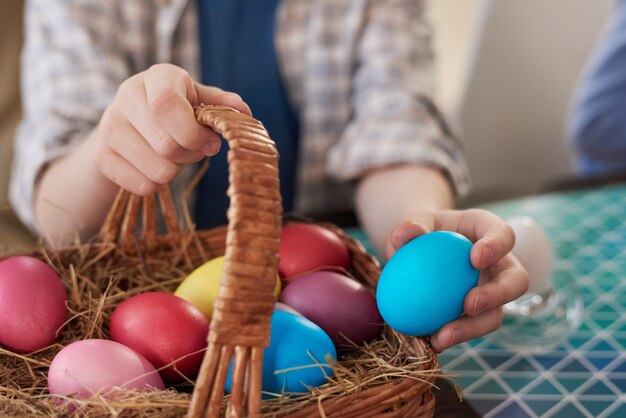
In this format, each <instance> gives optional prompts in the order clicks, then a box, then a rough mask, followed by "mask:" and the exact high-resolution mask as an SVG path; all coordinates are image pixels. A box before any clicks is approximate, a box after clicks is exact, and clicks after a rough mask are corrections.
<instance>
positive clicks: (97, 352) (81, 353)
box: [48, 339, 164, 399]
mask: <svg viewBox="0 0 626 418" xmlns="http://www.w3.org/2000/svg"><path fill="white" fill-rule="evenodd" d="M114 387H120V388H126V389H135V390H139V391H144V390H150V389H161V390H162V389H164V385H163V380H162V379H161V376H159V373H158V372H157V371H156V370H155V368H154V366H152V364H150V362H149V361H148V360H147V359H146V358H145V357H143V356H142V355H140V354H138V353H136V352H135V351H133V350H131V349H130V348H128V347H126V346H124V345H122V344H119V343H116V342H115V341H108V340H98V339H93V340H83V341H77V342H74V343H72V344H70V345H68V346H66V347H65V348H63V349H62V350H61V351H59V352H58V353H57V355H56V356H55V357H54V359H53V360H52V363H50V368H49V370H48V390H49V392H50V393H51V394H52V395H61V396H67V395H73V396H75V397H77V398H79V399H87V398H89V397H90V396H92V395H93V394H96V393H106V392H108V391H110V390H111V389H112V388H114Z"/></svg>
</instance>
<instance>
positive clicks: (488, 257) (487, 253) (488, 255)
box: [481, 245, 493, 268]
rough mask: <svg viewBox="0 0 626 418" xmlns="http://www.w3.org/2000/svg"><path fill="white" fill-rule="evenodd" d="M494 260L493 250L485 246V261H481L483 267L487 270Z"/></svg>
mask: <svg viewBox="0 0 626 418" xmlns="http://www.w3.org/2000/svg"><path fill="white" fill-rule="evenodd" d="M492 259H493V251H492V249H491V247H488V246H486V245H485V246H484V247H483V259H482V261H481V264H482V265H481V267H482V268H485V267H487V266H489V265H490V264H491V263H492V261H493V260H492Z"/></svg>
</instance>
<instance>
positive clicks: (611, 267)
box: [352, 185, 626, 418]
mask: <svg viewBox="0 0 626 418" xmlns="http://www.w3.org/2000/svg"><path fill="white" fill-rule="evenodd" d="M485 208H486V209H489V210H492V211H494V212H495V213H497V214H499V215H500V216H502V217H504V218H507V217H511V216H516V215H527V216H530V217H532V218H534V219H535V220H536V221H537V222H538V223H539V224H540V225H541V226H542V227H543V228H544V229H545V230H546V232H547V234H548V236H549V238H550V241H551V243H552V245H553V247H554V250H555V257H556V260H555V268H554V272H553V279H554V282H555V283H556V286H568V285H569V284H571V283H573V284H574V285H575V286H577V287H578V289H579V290H580V291H581V292H582V296H583V300H584V309H585V313H584V317H583V320H582V324H581V325H580V327H579V328H578V329H577V330H576V331H575V332H573V333H572V334H571V335H570V337H569V338H568V339H567V340H565V341H564V342H563V343H562V344H561V345H560V346H558V347H557V348H555V349H553V350H550V351H548V352H545V353H542V354H533V353H530V352H513V351H509V350H506V349H504V348H502V347H500V346H498V345H497V344H496V343H495V342H496V337H497V336H496V335H490V336H488V337H486V338H480V339H477V340H473V341H470V342H468V343H465V344H461V345H459V346H457V347H454V348H451V349H449V350H447V351H446V352H444V353H442V354H441V357H440V358H441V363H442V366H443V368H444V371H446V372H448V373H454V374H459V375H460V376H459V377H457V378H455V380H456V381H458V382H459V383H460V384H461V386H462V388H463V394H464V397H465V400H467V401H469V402H470V404H471V405H472V406H473V407H474V408H475V409H477V410H478V411H479V412H480V413H481V414H482V415H483V416H485V417H498V418H517V417H542V418H543V417H546V418H547V417H557V418H561V417H563V418H577V417H586V418H596V417H597V418H605V417H611V418H624V417H626V403H625V401H626V186H624V185H618V186H607V187H603V188H598V189H589V190H582V191H575V192H564V193H554V194H547V195H539V196H533V197H528V198H523V199H517V200H510V201H505V202H501V203H497V204H491V205H488V206H485ZM352 232H355V231H352ZM355 235H357V236H358V237H359V238H362V237H363V236H362V235H359V234H358V233H356V232H355Z"/></svg>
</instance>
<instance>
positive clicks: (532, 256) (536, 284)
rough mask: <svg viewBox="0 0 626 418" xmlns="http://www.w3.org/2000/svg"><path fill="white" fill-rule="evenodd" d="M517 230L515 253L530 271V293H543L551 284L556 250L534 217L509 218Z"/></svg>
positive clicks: (514, 229)
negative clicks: (554, 250)
mask: <svg viewBox="0 0 626 418" xmlns="http://www.w3.org/2000/svg"><path fill="white" fill-rule="evenodd" d="M507 223H508V224H509V225H510V226H511V227H512V228H513V231H515V237H516V238H515V246H514V247H513V255H515V256H516V257H517V258H518V260H519V261H520V262H521V263H522V265H523V266H524V268H526V270H527V271H528V276H529V280H530V287H529V288H528V292H529V293H541V292H542V291H544V290H545V289H546V288H548V287H550V286H551V276H552V264H553V260H554V252H553V250H552V245H551V244H550V240H549V239H548V236H547V235H546V233H545V231H544V230H543V228H541V226H539V225H538V224H537V223H536V222H535V221H534V220H533V219H532V218H530V217H528V216H516V217H512V218H509V219H507Z"/></svg>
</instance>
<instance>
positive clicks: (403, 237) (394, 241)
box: [385, 221, 430, 259]
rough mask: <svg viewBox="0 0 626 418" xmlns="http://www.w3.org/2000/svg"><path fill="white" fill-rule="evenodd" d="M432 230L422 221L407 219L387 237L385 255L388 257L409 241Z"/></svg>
mask: <svg viewBox="0 0 626 418" xmlns="http://www.w3.org/2000/svg"><path fill="white" fill-rule="evenodd" d="M428 232H430V231H429V230H428V228H427V227H426V226H424V225H423V224H421V223H417V222H413V221H406V222H402V223H401V224H400V225H398V226H397V227H396V228H395V229H394V230H393V231H392V232H391V234H389V238H387V242H386V243H385V256H386V257H387V259H389V258H391V256H392V255H393V254H394V253H395V252H396V251H397V250H398V248H400V247H402V246H403V245H404V244H406V243H407V242H409V241H411V240H412V239H414V238H417V237H419V236H420V235H424V234H426V233H428Z"/></svg>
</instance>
